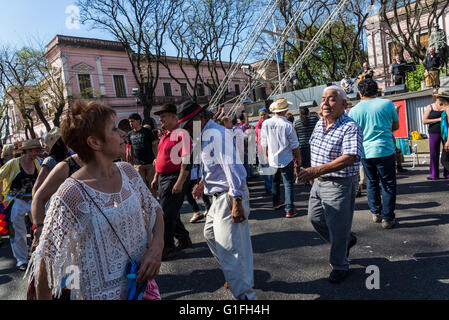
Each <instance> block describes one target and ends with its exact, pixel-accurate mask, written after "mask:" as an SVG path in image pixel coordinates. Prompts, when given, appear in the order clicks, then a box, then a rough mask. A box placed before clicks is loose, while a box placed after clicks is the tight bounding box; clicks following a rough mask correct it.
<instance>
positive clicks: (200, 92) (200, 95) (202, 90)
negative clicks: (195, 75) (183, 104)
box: [196, 84, 205, 97]
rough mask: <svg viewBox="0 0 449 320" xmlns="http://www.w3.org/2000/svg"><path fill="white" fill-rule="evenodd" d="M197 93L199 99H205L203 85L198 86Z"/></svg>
mask: <svg viewBox="0 0 449 320" xmlns="http://www.w3.org/2000/svg"><path fill="white" fill-rule="evenodd" d="M196 93H197V96H198V97H204V96H205V94H204V86H203V85H202V84H197V85H196Z"/></svg>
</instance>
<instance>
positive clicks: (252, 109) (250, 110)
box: [243, 100, 273, 117]
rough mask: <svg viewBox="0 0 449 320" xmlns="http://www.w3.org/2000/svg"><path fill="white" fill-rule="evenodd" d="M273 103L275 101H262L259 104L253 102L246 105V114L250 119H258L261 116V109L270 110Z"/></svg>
mask: <svg viewBox="0 0 449 320" xmlns="http://www.w3.org/2000/svg"><path fill="white" fill-rule="evenodd" d="M272 103H273V100H262V101H257V102H251V103H245V104H244V105H243V106H244V108H245V112H246V114H247V115H248V117H258V116H259V113H258V111H259V109H261V108H267V109H268V110H270V109H269V108H270V104H272Z"/></svg>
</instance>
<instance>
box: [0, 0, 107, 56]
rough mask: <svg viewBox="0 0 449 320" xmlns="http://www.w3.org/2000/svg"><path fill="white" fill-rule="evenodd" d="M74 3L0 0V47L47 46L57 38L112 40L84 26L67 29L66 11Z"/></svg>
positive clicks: (59, 0) (63, 1) (53, 0)
mask: <svg viewBox="0 0 449 320" xmlns="http://www.w3.org/2000/svg"><path fill="white" fill-rule="evenodd" d="M74 3H75V1H74V0H0V5H1V8H2V9H1V10H0V46H1V45H3V44H5V43H6V44H11V45H13V46H18V47H20V46H22V45H24V44H27V43H29V42H30V40H31V41H32V40H33V39H35V38H37V39H39V41H40V42H44V43H45V44H47V43H48V42H50V41H51V40H52V39H53V38H54V36H55V35H57V34H64V35H71V36H78V37H91V38H100V39H106V40H112V38H111V36H110V35H108V34H107V33H106V32H104V31H103V32H102V31H101V30H89V28H88V27H87V26H83V25H80V28H79V29H74V28H72V29H69V28H68V26H67V25H66V20H67V18H68V17H69V16H70V14H67V13H66V9H67V7H69V6H70V5H73V4H74ZM69 26H70V25H69Z"/></svg>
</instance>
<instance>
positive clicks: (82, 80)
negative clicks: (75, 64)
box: [78, 74, 94, 99]
mask: <svg viewBox="0 0 449 320" xmlns="http://www.w3.org/2000/svg"><path fill="white" fill-rule="evenodd" d="M78 83H79V86H80V95H81V96H82V97H83V98H85V99H90V98H93V96H94V90H93V88H92V81H91V79H90V74H78Z"/></svg>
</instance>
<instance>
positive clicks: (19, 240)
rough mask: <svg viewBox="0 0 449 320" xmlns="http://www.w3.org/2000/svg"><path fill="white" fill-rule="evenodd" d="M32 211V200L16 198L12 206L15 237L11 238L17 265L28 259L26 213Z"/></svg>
mask: <svg viewBox="0 0 449 320" xmlns="http://www.w3.org/2000/svg"><path fill="white" fill-rule="evenodd" d="M27 212H31V200H30V201H23V200H20V199H14V204H13V205H12V208H11V222H12V226H13V228H14V238H12V239H10V242H11V248H12V253H13V254H14V257H15V258H16V260H17V266H21V265H23V264H25V263H27V261H28V245H27V229H26V224H25V213H27Z"/></svg>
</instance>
